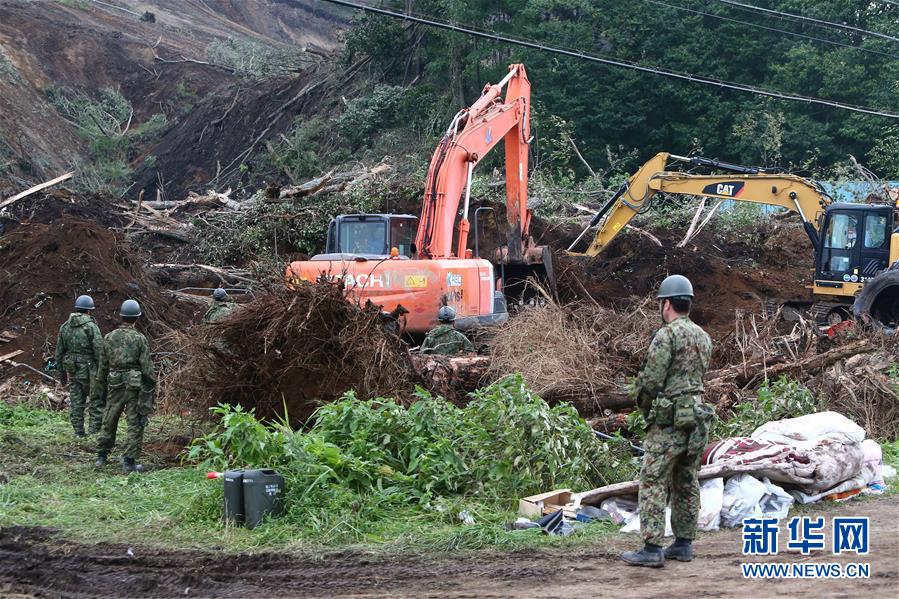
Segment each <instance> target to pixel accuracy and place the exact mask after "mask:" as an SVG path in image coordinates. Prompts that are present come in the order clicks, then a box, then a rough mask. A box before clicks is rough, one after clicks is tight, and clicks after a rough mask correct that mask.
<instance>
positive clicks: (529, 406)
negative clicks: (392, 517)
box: [189, 375, 636, 511]
mask: <svg viewBox="0 0 899 599" xmlns="http://www.w3.org/2000/svg"><path fill="white" fill-rule="evenodd" d="M216 413H217V415H219V416H221V417H222V423H221V430H220V431H219V432H217V433H214V434H211V435H207V436H206V437H203V438H201V439H198V440H196V441H195V442H194V444H193V445H192V447H191V449H190V452H189V459H191V460H194V461H199V462H201V463H202V464H203V465H204V466H206V467H210V468H216V469H223V468H226V467H237V466H248V467H261V466H267V467H276V468H278V469H279V470H280V471H281V472H282V473H283V474H284V475H285V477H286V478H287V479H288V485H287V486H288V488H289V489H290V494H289V495H288V500H289V501H290V502H291V503H290V505H288V509H289V510H299V511H303V510H307V509H309V508H310V505H309V504H310V503H312V504H318V503H319V502H321V501H328V500H330V499H329V498H331V497H333V496H335V495H336V496H337V497H346V498H347V499H348V500H349V501H350V502H351V503H352V502H356V503H357V504H360V505H361V504H371V503H372V502H374V503H375V504H378V503H381V502H385V501H386V502H388V503H401V504H406V505H409V504H420V505H429V504H431V503H433V502H435V501H438V500H440V499H441V498H450V497H454V496H470V497H478V498H480V499H481V500H484V501H491V502H497V503H498V504H501V505H503V506H504V507H506V508H508V507H510V506H511V505H512V503H513V502H514V501H515V500H517V498H519V497H521V496H524V495H528V494H532V493H536V492H539V491H545V490H548V489H553V488H559V487H571V488H579V489H588V488H593V487H596V486H599V485H603V484H608V483H611V482H617V481H620V480H625V479H629V478H631V477H633V476H634V475H635V473H636V464H635V462H634V460H633V458H631V456H630V453H629V449H628V445H627V443H626V442H624V440H622V441H620V442H601V441H599V440H597V439H596V437H595V436H594V434H593V430H592V429H591V428H590V427H589V425H587V424H586V423H585V422H584V420H583V419H582V418H581V417H580V416H579V415H578V413H577V411H576V410H575V409H574V408H573V407H572V406H571V405H569V404H560V405H558V406H556V407H552V408H551V407H549V406H548V405H547V404H546V402H544V401H543V400H542V399H541V398H540V397H538V396H536V395H535V394H533V393H532V392H531V391H530V390H529V389H528V388H527V387H526V386H525V384H524V382H523V380H522V378H521V377H520V376H517V375H516V376H509V377H507V378H505V379H503V380H501V381H499V382H498V383H495V384H493V385H491V386H489V387H487V388H485V389H482V390H480V391H478V392H476V393H475V394H474V396H473V399H472V401H471V402H470V403H469V404H468V405H467V406H466V407H464V408H459V407H456V406H454V405H453V404H451V403H449V402H446V401H444V400H443V399H441V398H434V397H432V396H431V395H429V394H428V393H426V392H424V391H421V390H419V392H418V398H417V401H416V402H415V403H414V404H412V406H411V407H408V408H407V407H404V406H402V405H400V404H398V403H397V402H395V401H394V400H391V399H380V398H379V399H374V400H366V401H363V400H359V399H357V398H356V397H355V396H354V395H353V394H352V393H348V394H346V395H345V396H344V397H343V398H342V399H341V400H339V401H337V402H334V403H331V404H327V405H325V406H322V407H321V408H320V409H319V410H318V411H317V412H316V413H315V415H314V416H313V419H312V425H311V428H310V429H309V430H308V431H306V432H300V431H291V430H290V429H289V428H287V427H285V426H284V425H283V424H280V423H275V424H268V425H263V424H261V423H259V422H258V421H256V419H255V418H254V417H253V416H252V414H251V413H247V412H244V411H243V410H241V409H240V408H239V407H233V408H232V407H230V406H220V407H219V408H216Z"/></svg>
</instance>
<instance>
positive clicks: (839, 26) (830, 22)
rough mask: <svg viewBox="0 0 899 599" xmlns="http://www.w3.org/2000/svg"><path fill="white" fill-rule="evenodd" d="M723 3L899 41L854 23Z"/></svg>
mask: <svg viewBox="0 0 899 599" xmlns="http://www.w3.org/2000/svg"><path fill="white" fill-rule="evenodd" d="M718 2H721V3H722V4H727V5H728V6H735V7H737V8H741V9H743V10H748V11H751V12H759V13H765V14H769V15H777V16H778V17H784V18H787V19H794V20H796V21H805V22H808V23H814V24H815V25H818V26H820V27H830V28H833V29H844V30H846V31H854V32H856V33H861V34H863V35H873V36H875V37H880V38H883V39H886V40H890V41H892V42H899V37H893V36H892V35H887V34H885V33H880V32H879V31H870V30H868V29H860V28H858V27H853V26H852V25H845V24H843V23H834V22H832V21H825V20H823V19H815V18H812V17H806V16H804V15H797V14H793V13H789V12H780V11H779V10H771V9H770V8H762V7H761V6H755V5H753V4H744V3H743V2H736V1H735V0H718Z"/></svg>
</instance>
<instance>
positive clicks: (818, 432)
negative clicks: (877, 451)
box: [751, 412, 865, 447]
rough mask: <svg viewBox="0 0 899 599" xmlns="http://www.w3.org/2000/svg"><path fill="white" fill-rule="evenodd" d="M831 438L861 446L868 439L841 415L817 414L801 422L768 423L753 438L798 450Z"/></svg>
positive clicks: (795, 419) (790, 420)
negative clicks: (823, 438) (811, 443)
mask: <svg viewBox="0 0 899 599" xmlns="http://www.w3.org/2000/svg"><path fill="white" fill-rule="evenodd" d="M827 436H835V437H837V438H845V439H846V441H848V442H855V443H861V442H862V441H863V440H864V439H865V429H863V428H862V427H860V426H859V425H857V424H855V423H854V422H852V421H851V420H849V419H848V418H846V417H845V416H843V415H842V414H840V413H838V412H817V413H815V414H807V415H805V416H799V417H798V418H786V419H784V420H774V421H771V422H766V423H765V424H763V425H762V426H760V427H758V428H757V429H755V431H753V433H752V435H751V437H752V438H753V439H759V440H762V441H770V442H773V443H784V444H787V445H793V446H794V447H805V446H807V444H806V442H814V441H815V440H816V439H819V438H821V437H827Z"/></svg>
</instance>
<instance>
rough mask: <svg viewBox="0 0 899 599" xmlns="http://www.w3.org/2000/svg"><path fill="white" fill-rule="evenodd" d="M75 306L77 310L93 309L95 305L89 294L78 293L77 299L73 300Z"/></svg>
mask: <svg viewBox="0 0 899 599" xmlns="http://www.w3.org/2000/svg"><path fill="white" fill-rule="evenodd" d="M75 308H76V309H77V310H93V309H94V308H96V306H95V305H94V300H93V298H92V297H91V296H89V295H79V296H78V299H76V300H75Z"/></svg>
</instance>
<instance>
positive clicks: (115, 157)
mask: <svg viewBox="0 0 899 599" xmlns="http://www.w3.org/2000/svg"><path fill="white" fill-rule="evenodd" d="M47 99H48V100H49V102H50V104H51V105H53V107H54V108H55V109H56V111H57V112H58V113H59V114H60V116H62V117H63V118H64V119H65V120H67V121H68V122H69V123H71V124H72V125H74V126H75V127H76V129H77V130H78V133H79V134H80V135H81V137H82V138H83V139H84V140H85V141H86V142H87V144H88V155H89V158H90V160H89V162H87V163H85V164H82V165H79V171H80V173H79V177H78V179H77V180H78V183H79V185H81V186H82V187H83V188H86V189H88V190H90V191H105V192H108V193H112V194H115V195H118V194H120V193H121V192H122V191H124V190H125V189H126V187H127V185H128V183H129V180H130V179H131V174H132V171H131V161H132V160H134V159H135V158H136V157H137V155H138V146H139V145H141V144H146V143H147V142H150V141H153V140H154V139H156V138H158V137H159V135H160V134H161V133H162V132H163V131H164V130H165V128H166V127H167V126H168V123H167V121H166V117H165V115H164V114H162V113H158V114H154V115H152V116H151V117H150V118H149V119H147V120H146V121H144V122H143V123H140V124H138V123H135V122H133V118H134V109H133V108H132V106H131V102H129V101H128V100H127V99H126V98H125V97H124V96H122V95H121V94H120V93H119V92H117V91H115V90H113V89H101V90H99V91H98V92H97V94H96V97H92V96H88V95H87V94H85V93H82V92H77V91H74V90H70V89H61V88H51V89H50V90H48V92H47Z"/></svg>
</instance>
